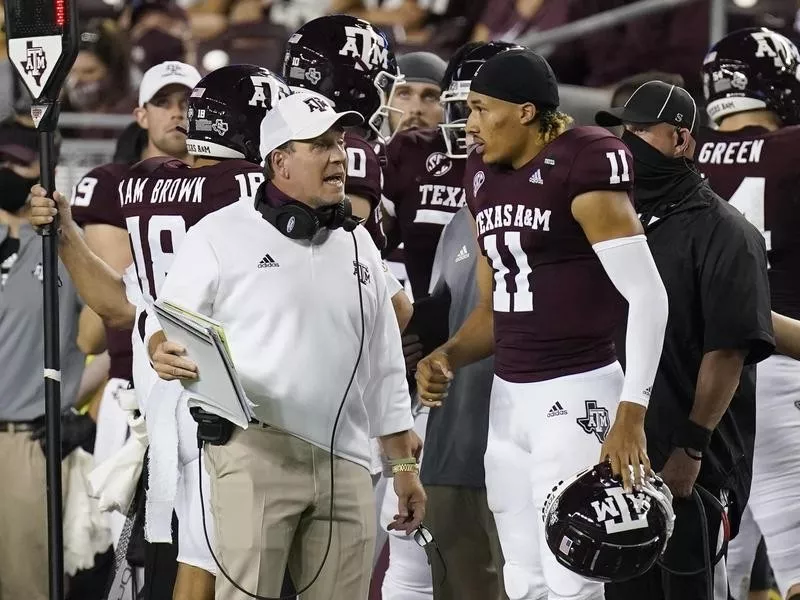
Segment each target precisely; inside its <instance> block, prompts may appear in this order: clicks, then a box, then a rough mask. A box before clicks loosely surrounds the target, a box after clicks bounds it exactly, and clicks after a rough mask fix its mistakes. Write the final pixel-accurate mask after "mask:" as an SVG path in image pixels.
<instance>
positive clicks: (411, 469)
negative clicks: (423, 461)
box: [392, 463, 419, 475]
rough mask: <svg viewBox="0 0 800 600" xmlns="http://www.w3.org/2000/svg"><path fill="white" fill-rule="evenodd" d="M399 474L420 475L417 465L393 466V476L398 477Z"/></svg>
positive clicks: (402, 464)
mask: <svg viewBox="0 0 800 600" xmlns="http://www.w3.org/2000/svg"><path fill="white" fill-rule="evenodd" d="M398 473H419V466H418V465H417V464H416V463H401V464H397V465H392V475H397V474H398Z"/></svg>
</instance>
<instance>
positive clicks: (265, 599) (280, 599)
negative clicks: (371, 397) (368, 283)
mask: <svg viewBox="0 0 800 600" xmlns="http://www.w3.org/2000/svg"><path fill="white" fill-rule="evenodd" d="M350 236H351V237H352V238H353V250H354V253H355V260H356V265H358V264H359V262H358V241H357V240H356V236H355V233H353V232H352V231H350ZM354 274H355V276H356V277H355V280H356V285H357V286H358V305H359V310H360V313H361V341H360V344H359V348H358V356H357V357H356V364H355V365H354V366H353V372H352V373H351V374H350V380H349V381H348V382H347V388H345V391H344V395H343V396H342V401H341V402H340V403H339V410H338V411H337V412H336V419H335V420H334V422H333V431H332V432H331V446H330V476H331V500H330V513H329V515H328V543H327V545H326V547H325V555H324V556H323V557H322V562H321V563H320V565H319V568H318V569H317V571H316V573H315V574H314V577H312V578H311V581H310V582H309V583H308V584H307V585H306V586H304V587H303V588H301V589H298V590H297V591H296V592H295V593H294V594H291V595H288V596H260V595H258V594H253V593H251V592H248V591H247V590H245V589H244V588H243V587H242V586H241V585H239V584H238V583H237V582H236V581H234V580H233V578H232V577H231V576H230V575H228V573H227V571H225V569H224V567H223V566H222V563H221V562H220V561H219V559H218V558H217V555H216V554H215V553H214V549H213V548H212V544H211V540H209V538H208V526H207V525H206V513H205V509H204V508H203V507H205V499H204V498H203V481H202V477H203V461H202V454H201V457H200V458H201V460H199V461H197V462H198V465H199V467H198V468H199V471H200V478H199V481H200V484H199V486H200V505H201V511H202V515H203V534H204V535H205V538H206V544H207V545H208V550H209V552H211V558H213V559H214V563H215V564H216V565H217V568H218V569H219V572H220V573H221V574H222V576H223V577H225V579H227V580H228V581H229V582H230V584H231V585H233V587H235V588H236V589H237V590H239V591H240V592H241V593H243V594H245V595H247V596H249V597H250V598H255V600H292V599H293V598H295V597H297V596H300V594H302V593H303V592H305V591H306V590H308V589H309V588H310V587H311V586H312V585H314V583H315V582H316V581H317V579H319V576H320V574H321V573H322V569H324V568H325V563H326V562H327V560H328V555H329V554H330V551H331V542H332V541H333V498H334V486H335V477H334V475H335V473H334V464H335V463H334V457H333V447H334V443H335V442H336V431H337V428H338V426H339V419H340V417H341V416H342V410H344V405H345V402H346V401H347V395H348V394H349V393H350V388H351V387H352V386H353V380H355V377H356V373H357V371H358V366H359V364H360V363H361V356H362V355H363V353H364V332H365V329H366V326H365V322H364V321H365V319H364V296H363V292H362V291H361V280H360V278H359V275H358V269H356V270H355V273H354ZM198 446H199V447H200V452H201V453H202V451H203V448H202V446H203V442H202V441H199V440H198Z"/></svg>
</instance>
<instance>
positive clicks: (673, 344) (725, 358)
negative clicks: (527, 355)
mask: <svg viewBox="0 0 800 600" xmlns="http://www.w3.org/2000/svg"><path fill="white" fill-rule="evenodd" d="M696 121H697V107H696V105H695V102H694V100H693V99H692V97H691V96H690V95H689V94H688V92H686V90H684V89H682V88H680V87H677V86H674V85H669V84H666V83H664V82H661V81H650V82H648V83H646V84H644V85H642V86H641V87H640V88H639V89H638V90H636V92H634V94H633V96H631V98H630V100H629V101H628V102H627V103H626V105H625V106H624V107H620V108H618V109H611V110H610V111H607V112H606V111H603V112H600V113H598V115H597V122H598V124H600V125H604V126H612V125H620V124H621V125H624V127H625V131H624V133H623V136H622V139H623V141H625V142H626V144H627V145H628V146H629V147H630V149H631V153H632V154H633V157H634V163H635V164H634V173H635V187H634V200H635V203H636V209H637V211H638V212H639V214H640V218H641V221H642V225H643V226H644V228H645V232H646V234H647V237H648V244H649V246H650V250H651V252H652V254H653V258H654V260H655V262H656V265H657V267H658V270H659V273H660V275H661V278H662V280H663V281H664V285H665V287H666V289H667V295H668V298H669V307H670V310H669V320H668V322H667V331H666V337H665V339H664V350H663V353H662V355H661V362H660V363H659V369H658V374H657V376H656V380H655V383H654V386H653V390H652V395H651V398H650V405H649V407H648V410H647V417H646V422H645V431H646V434H647V442H648V443H647V448H648V454H649V456H650V460H651V464H652V467H653V469H654V470H655V471H657V472H660V473H661V476H662V477H663V479H664V481H665V482H666V483H667V485H668V486H669V488H670V489H671V490H672V493H673V495H674V496H675V514H676V523H675V531H674V533H673V536H672V539H671V540H670V543H669V545H668V546H667V551H666V554H665V556H664V557H663V564H664V565H666V566H667V567H668V569H667V568H663V567H662V566H656V567H654V568H653V569H651V570H650V571H649V572H648V573H646V574H645V575H643V576H642V577H639V578H637V579H634V580H631V581H627V582H624V583H616V584H609V585H607V590H606V596H607V598H608V600H621V599H625V600H627V599H634V598H635V599H637V600H638V599H641V598H647V599H648V600H661V599H664V600H672V599H680V600H711V598H709V594H708V590H709V589H710V587H711V585H713V584H716V585H717V586H719V589H718V590H717V594H719V593H720V592H721V593H722V595H721V596H718V595H716V596H715V597H726V591H725V588H726V585H727V584H726V580H725V576H724V562H725V561H724V558H722V559H721V560H720V561H719V563H718V564H717V565H716V568H715V567H714V566H709V567H707V568H706V560H705V559H704V552H705V553H706V555H708V556H709V557H710V560H709V561H708V562H713V560H714V558H716V555H717V554H719V553H722V554H724V552H721V548H723V546H722V542H723V540H724V539H728V538H729V537H730V535H735V534H736V532H737V530H738V526H739V520H740V518H741V512H742V510H743V509H744V507H745V505H746V504H747V498H748V495H749V492H750V481H751V470H752V462H753V441H754V436H755V365H756V363H757V362H759V361H761V360H763V359H764V358H766V357H767V356H769V354H770V353H771V352H772V351H773V349H774V346H775V340H774V339H773V330H772V322H771V314H770V299H769V284H768V281H767V259H766V248H765V245H764V240H763V237H762V236H761V234H760V233H759V232H758V230H757V229H755V228H754V227H753V226H752V225H751V224H750V223H748V222H747V220H746V219H745V218H744V217H743V216H742V214H741V213H740V212H739V211H737V210H736V209H735V208H733V207H731V206H730V205H729V204H728V203H726V202H724V201H723V200H722V199H721V198H719V197H718V196H717V195H716V194H715V193H714V192H713V191H712V190H711V188H710V187H709V186H708V185H707V183H706V182H705V181H704V180H703V178H702V176H701V175H700V174H699V173H698V172H697V170H696V169H695V168H694V165H693V162H692V160H691V157H692V155H693V153H694V146H695V142H694V139H693V137H692V131H693V130H694V129H695V126H696ZM695 485H697V486H700V487H702V488H704V489H705V490H707V491H708V492H710V494H709V495H710V496H713V497H714V498H716V499H717V500H718V501H719V502H715V501H714V500H713V499H711V498H709V497H703V505H704V507H703V509H704V510H703V511H701V510H700V507H699V506H698V504H697V503H696V500H697V498H696V497H695V496H693V489H694V487H695ZM723 508H724V509H725V512H726V513H727V515H723V511H722V510H721V509H723ZM701 513H705V516H706V523H705V527H704V526H703V517H702V514H701ZM703 529H705V534H706V535H707V540H708V544H707V545H708V546H709V547H708V549H707V550H704V548H705V545H704V544H703V543H702V539H703V538H702V537H701V535H702V534H703ZM670 570H672V571H682V572H684V573H686V572H694V573H695V574H693V575H675V574H672V573H670V572H669V571H670ZM709 576H710V579H711V581H709Z"/></svg>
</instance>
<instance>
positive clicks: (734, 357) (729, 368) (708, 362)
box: [689, 350, 745, 431]
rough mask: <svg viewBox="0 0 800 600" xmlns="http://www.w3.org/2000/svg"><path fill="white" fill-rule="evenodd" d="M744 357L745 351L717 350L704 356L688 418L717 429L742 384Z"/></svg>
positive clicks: (706, 426) (710, 428)
mask: <svg viewBox="0 0 800 600" xmlns="http://www.w3.org/2000/svg"><path fill="white" fill-rule="evenodd" d="M744 357H745V353H744V352H743V351H742V350H714V351H712V352H708V353H706V354H705V355H704V356H703V360H702V361H701V363H700V372H699V373H698V375H697V386H696V388H695V394H694V405H693V406H692V412H691V413H690V414H689V420H691V421H692V422H693V423H695V424H697V425H700V426H701V427H704V428H706V429H708V430H709V431H713V430H714V429H715V428H716V426H717V424H718V423H719V421H720V419H721V418H722V415H724V414H725V411H726V410H728V406H729V405H730V403H731V399H733V394H734V392H736V388H737V387H739V378H740V377H741V375H742V367H743V366H744Z"/></svg>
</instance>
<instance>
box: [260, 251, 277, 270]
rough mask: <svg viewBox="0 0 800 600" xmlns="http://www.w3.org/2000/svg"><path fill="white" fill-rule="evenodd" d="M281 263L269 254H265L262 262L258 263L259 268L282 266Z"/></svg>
mask: <svg viewBox="0 0 800 600" xmlns="http://www.w3.org/2000/svg"><path fill="white" fill-rule="evenodd" d="M280 266H281V265H280V264H279V263H278V262H277V261H275V260H273V259H272V257H271V256H270V255H269V254H265V255H264V258H262V259H261V262H259V263H258V268H259V269H270V268H272V267H280Z"/></svg>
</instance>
